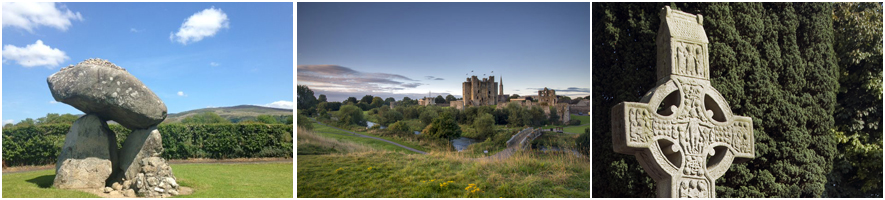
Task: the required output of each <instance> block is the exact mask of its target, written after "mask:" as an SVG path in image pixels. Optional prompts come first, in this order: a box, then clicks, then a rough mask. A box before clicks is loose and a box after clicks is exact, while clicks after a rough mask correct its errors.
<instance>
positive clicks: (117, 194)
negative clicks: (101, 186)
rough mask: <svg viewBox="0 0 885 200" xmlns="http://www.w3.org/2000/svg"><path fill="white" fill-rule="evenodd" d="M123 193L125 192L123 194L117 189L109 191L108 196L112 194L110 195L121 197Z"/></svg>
mask: <svg viewBox="0 0 885 200" xmlns="http://www.w3.org/2000/svg"><path fill="white" fill-rule="evenodd" d="M122 195H123V194H121V193H120V192H119V191H116V190H114V191H111V192H109V193H108V196H110V197H119V196H122Z"/></svg>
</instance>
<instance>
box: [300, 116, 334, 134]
mask: <svg viewBox="0 0 885 200" xmlns="http://www.w3.org/2000/svg"><path fill="white" fill-rule="evenodd" d="M324 115H325V112H323V113H322V114H321V115H320V117H323V116H324ZM326 117H328V116H326ZM298 127H300V128H303V129H304V130H313V122H311V121H310V118H307V116H304V115H301V113H298Z"/></svg>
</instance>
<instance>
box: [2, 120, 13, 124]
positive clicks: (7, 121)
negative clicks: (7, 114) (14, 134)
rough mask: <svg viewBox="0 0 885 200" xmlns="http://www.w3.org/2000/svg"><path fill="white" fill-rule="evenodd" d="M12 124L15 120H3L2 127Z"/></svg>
mask: <svg viewBox="0 0 885 200" xmlns="http://www.w3.org/2000/svg"><path fill="white" fill-rule="evenodd" d="M14 123H15V120H11V119H7V120H3V125H6V124H14Z"/></svg>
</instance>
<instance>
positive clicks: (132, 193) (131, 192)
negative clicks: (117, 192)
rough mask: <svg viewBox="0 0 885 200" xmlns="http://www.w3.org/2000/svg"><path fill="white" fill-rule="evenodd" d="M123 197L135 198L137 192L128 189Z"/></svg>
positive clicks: (124, 191)
mask: <svg viewBox="0 0 885 200" xmlns="http://www.w3.org/2000/svg"><path fill="white" fill-rule="evenodd" d="M123 196H126V197H135V190H133V189H126V190H123Z"/></svg>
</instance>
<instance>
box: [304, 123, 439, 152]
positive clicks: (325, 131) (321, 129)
mask: <svg viewBox="0 0 885 200" xmlns="http://www.w3.org/2000/svg"><path fill="white" fill-rule="evenodd" d="M313 127H314V129H313V132H314V133H316V134H318V135H321V136H323V137H328V138H334V139H337V140H344V141H352V142H356V143H361V144H365V145H367V146H370V147H373V148H378V149H384V150H389V151H398V152H405V153H416V152H413V151H409V150H406V149H404V148H402V147H399V146H396V145H393V144H390V143H387V142H384V141H380V140H376V139H371V138H364V137H357V136H354V135H353V134H350V133H348V132H344V131H341V130H338V129H334V128H332V127H328V126H324V125H321V124H319V123H316V122H314V123H313ZM335 133H337V134H335ZM357 133H360V134H364V135H371V136H373V137H378V138H382V139H386V140H390V141H392V142H396V143H399V144H402V145H404V146H407V147H411V148H414V149H417V150H420V151H427V149H426V148H424V147H421V146H418V145H414V144H409V143H405V142H402V141H398V140H396V139H393V138H388V137H381V136H377V135H372V134H368V133H366V132H357Z"/></svg>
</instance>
